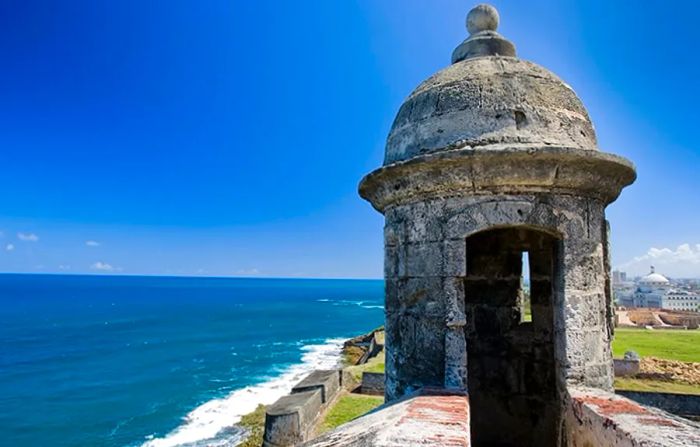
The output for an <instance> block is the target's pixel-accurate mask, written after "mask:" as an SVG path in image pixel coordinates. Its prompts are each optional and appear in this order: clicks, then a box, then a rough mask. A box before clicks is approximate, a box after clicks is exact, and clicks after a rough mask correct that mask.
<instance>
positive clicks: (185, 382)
mask: <svg viewBox="0 0 700 447" xmlns="http://www.w3.org/2000/svg"><path fill="white" fill-rule="evenodd" d="M383 288H384V284H383V282H382V281H379V280H315V279H243V278H190V277H188V278H185V277H128V276H77V275H75V276H69V275H9V274H7V275H0V444H2V445H7V446H13V447H23V446H48V445H51V446H119V447H124V446H126V447H132V446H133V447H137V446H143V447H170V446H190V447H195V446H223V445H234V444H235V443H236V442H237V441H238V440H240V439H241V437H242V433H241V431H240V430H239V429H237V428H236V427H235V423H236V422H237V421H238V420H239V419H240V416H241V415H243V414H246V413H248V412H250V411H252V410H254V409H255V408H256V406H257V405H258V404H261V403H262V404H270V403H272V402H274V401H275V400H276V399H277V398H278V397H280V396H282V395H284V394H286V393H287V392H289V390H290V389H291V387H292V386H293V385H294V384H295V383H296V382H298V381H299V380H301V379H302V378H303V377H304V376H305V375H306V374H307V373H308V372H310V371H311V370H314V369H322V368H331V367H333V366H335V365H336V364H337V362H338V360H339V354H340V348H341V346H342V342H343V341H344V340H345V339H347V338H349V337H352V336H355V335H358V334H360V333H363V332H367V331H369V330H371V329H374V328H375V327H377V326H380V325H381V324H382V323H383V316H384V313H383Z"/></svg>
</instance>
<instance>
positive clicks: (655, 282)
mask: <svg viewBox="0 0 700 447" xmlns="http://www.w3.org/2000/svg"><path fill="white" fill-rule="evenodd" d="M670 286H671V281H669V280H668V278H666V277H665V276H664V275H662V274H660V273H656V272H655V271H654V267H653V266H652V267H651V272H650V273H649V274H648V275H646V276H644V277H643V278H642V279H640V280H639V289H641V290H643V291H647V292H651V291H653V290H654V289H668V288H669V287H670Z"/></svg>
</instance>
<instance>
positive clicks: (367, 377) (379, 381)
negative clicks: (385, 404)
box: [360, 371, 384, 396]
mask: <svg viewBox="0 0 700 447" xmlns="http://www.w3.org/2000/svg"><path fill="white" fill-rule="evenodd" d="M360 392H361V393H362V394H374V395H380V396H381V395H384V374H383V373H373V372H367V371H365V372H363V373H362V385H361V387H360Z"/></svg>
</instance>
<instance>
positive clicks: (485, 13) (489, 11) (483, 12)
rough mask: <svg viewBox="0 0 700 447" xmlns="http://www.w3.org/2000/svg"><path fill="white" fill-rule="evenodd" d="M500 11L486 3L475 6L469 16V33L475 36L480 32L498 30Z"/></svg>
mask: <svg viewBox="0 0 700 447" xmlns="http://www.w3.org/2000/svg"><path fill="white" fill-rule="evenodd" d="M498 20H499V17H498V11H496V8H494V7H493V6H491V5H487V4H485V3H483V4H481V5H477V6H475V7H474V8H473V9H472V10H471V11H469V14H467V31H469V34H475V33H478V32H479V31H496V28H498Z"/></svg>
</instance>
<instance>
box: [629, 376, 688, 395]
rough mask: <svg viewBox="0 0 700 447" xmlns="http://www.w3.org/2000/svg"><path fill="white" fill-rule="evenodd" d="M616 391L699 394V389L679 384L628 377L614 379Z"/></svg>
mask: <svg viewBox="0 0 700 447" xmlns="http://www.w3.org/2000/svg"><path fill="white" fill-rule="evenodd" d="M615 389H616V390H627V391H653V392H657V393H678V394H700V387H697V386H695V385H690V384H687V383H679V382H665V381H662V380H650V379H634V378H629V377H617V378H615Z"/></svg>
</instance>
